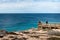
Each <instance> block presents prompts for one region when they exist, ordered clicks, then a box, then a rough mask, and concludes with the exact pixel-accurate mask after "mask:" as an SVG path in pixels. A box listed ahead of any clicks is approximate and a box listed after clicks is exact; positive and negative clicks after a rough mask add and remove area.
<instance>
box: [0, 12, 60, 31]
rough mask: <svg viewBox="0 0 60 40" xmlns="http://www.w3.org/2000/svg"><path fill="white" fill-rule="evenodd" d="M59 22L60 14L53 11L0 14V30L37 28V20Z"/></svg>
mask: <svg viewBox="0 0 60 40" xmlns="http://www.w3.org/2000/svg"><path fill="white" fill-rule="evenodd" d="M47 20H48V22H49V23H56V24H57V23H60V14H57V13H56V14H55V13H53V14H52V13H51V14H50V13H49V14H47V13H43V14H42V13H40V14H39V13H20V14H17V13H15V14H0V30H7V31H23V30H28V29H31V28H37V27H38V22H39V21H41V22H42V23H45V22H46V21H47Z"/></svg>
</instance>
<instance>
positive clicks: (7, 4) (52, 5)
mask: <svg viewBox="0 0 60 40" xmlns="http://www.w3.org/2000/svg"><path fill="white" fill-rule="evenodd" d="M0 13H60V0H0Z"/></svg>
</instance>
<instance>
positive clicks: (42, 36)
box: [0, 30, 60, 40]
mask: <svg viewBox="0 0 60 40" xmlns="http://www.w3.org/2000/svg"><path fill="white" fill-rule="evenodd" d="M51 35H52V34H51ZM51 35H50V36H49V34H48V31H43V30H40V31H32V30H26V31H22V32H7V31H5V30H0V40H48V38H50V37H52V36H51ZM59 37H60V36H59Z"/></svg>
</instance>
